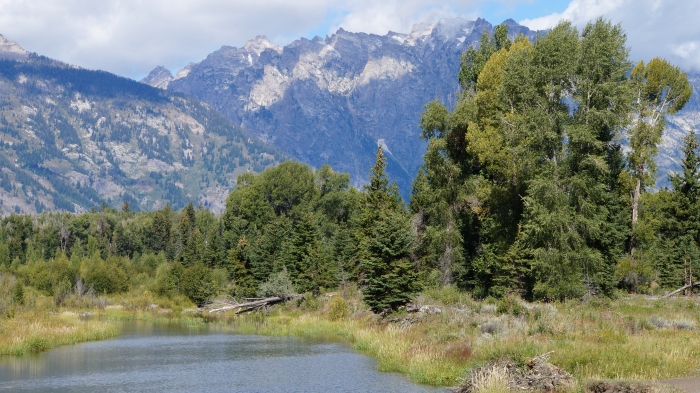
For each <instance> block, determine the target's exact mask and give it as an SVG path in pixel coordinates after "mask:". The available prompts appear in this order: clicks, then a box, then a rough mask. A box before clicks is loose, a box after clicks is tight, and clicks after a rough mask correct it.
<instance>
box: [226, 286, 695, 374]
mask: <svg viewBox="0 0 700 393" xmlns="http://www.w3.org/2000/svg"><path fill="white" fill-rule="evenodd" d="M334 302H336V303H340V302H339V301H336V300H331V299H321V300H319V301H318V302H317V304H315V305H312V306H311V307H309V306H304V305H302V306H301V307H299V306H295V305H286V306H283V307H279V308H277V309H275V310H274V311H272V312H269V313H257V314H249V315H246V316H231V315H228V316H222V317H219V319H218V322H219V323H221V324H222V325H224V326H228V327H229V328H230V329H231V330H233V331H235V332H238V333H257V334H264V335H276V336H287V335H289V336H300V337H335V338H337V339H339V340H344V341H346V342H348V343H350V344H351V345H352V347H353V348H354V349H356V350H358V351H359V352H361V353H363V354H366V355H369V356H371V357H374V358H376V359H377V360H378V361H379V368H380V370H383V371H397V372H401V373H405V374H408V375H409V376H410V377H411V379H413V380H414V381H416V382H419V383H424V384H431V385H446V386H451V385H456V384H457V382H458V378H460V377H463V376H464V375H465V374H466V372H467V370H469V369H470V368H472V367H475V366H478V365H482V364H484V363H486V362H487V361H489V360H492V359H498V358H501V357H505V356H508V357H510V358H512V359H514V360H515V361H516V362H520V363H524V362H525V361H527V359H529V358H532V357H534V356H537V355H541V354H544V353H547V352H550V351H553V353H552V355H551V362H552V363H553V364H555V365H557V366H559V367H561V368H563V369H565V370H566V371H568V372H570V373H572V374H573V375H574V377H575V378H576V379H577V380H578V381H579V383H580V384H581V383H585V382H586V381H589V380H600V379H615V380H661V379H668V378H674V377H680V376H689V375H696V374H697V373H698V372H699V371H700V335H698V334H697V333H698V325H699V323H700V305H699V304H698V299H697V298H690V299H671V300H667V299H663V300H661V299H648V298H644V297H637V296H634V297H625V298H621V299H618V300H614V301H606V300H592V301H588V302H578V301H577V302H568V303H559V304H528V303H525V302H523V301H521V300H518V299H515V298H509V299H504V300H501V301H495V300H493V301H474V300H473V299H471V298H470V297H469V296H468V295H466V294H463V293H459V292H457V291H455V290H454V289H451V288H445V289H442V290H434V291H427V292H426V293H424V294H423V295H421V297H420V298H419V299H418V303H419V304H422V305H433V306H437V307H434V308H432V309H431V311H432V313H429V312H428V313H418V314H398V315H395V316H391V317H389V318H385V319H379V318H378V317H376V316H373V315H371V314H370V313H368V312H367V311H366V310H365V309H364V307H363V306H362V305H361V303H360V302H359V300H358V299H357V298H356V297H355V298H353V297H350V298H349V299H348V300H347V301H343V302H342V303H344V307H346V315H341V316H340V317H338V311H337V307H336V305H334V304H333V303H334ZM334 307H335V308H334ZM437 310H440V311H439V312H438V311H437ZM341 314H342V313H341Z"/></svg>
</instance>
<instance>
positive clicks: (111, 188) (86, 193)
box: [0, 37, 285, 215]
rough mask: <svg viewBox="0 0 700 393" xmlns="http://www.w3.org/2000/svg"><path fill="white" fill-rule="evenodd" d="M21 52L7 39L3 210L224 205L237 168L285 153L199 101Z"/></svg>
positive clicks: (2, 80)
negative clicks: (106, 205) (126, 204)
mask: <svg viewBox="0 0 700 393" xmlns="http://www.w3.org/2000/svg"><path fill="white" fill-rule="evenodd" d="M6 48H9V49H6ZM17 48H19V46H17V45H16V44H14V43H11V42H9V41H7V40H5V39H4V37H1V38H0V168H1V170H0V203H1V204H0V212H1V213H2V214H3V215H5V214H8V213H10V212H38V211H41V210H43V209H50V210H65V211H82V210H85V209H90V208H91V207H96V206H97V207H99V205H100V204H101V203H102V201H103V200H104V201H107V202H108V203H110V204H112V205H114V206H117V207H118V206H120V205H121V204H122V201H124V200H128V201H130V203H131V207H132V208H133V209H155V208H160V207H162V206H164V205H165V203H166V201H169V202H171V204H173V206H174V207H176V208H177V207H181V206H183V205H184V204H186V203H187V202H189V201H194V202H195V203H201V204H203V205H205V206H210V207H211V208H212V209H213V210H215V211H216V210H222V209H223V203H224V201H225V198H226V195H227V194H228V192H229V191H230V189H231V188H232V186H233V184H234V183H235V178H236V176H237V175H238V174H240V173H242V172H245V171H260V170H262V169H264V168H265V167H267V166H269V165H273V164H275V163H277V162H279V161H280V159H282V158H283V157H285V156H284V154H282V153H280V152H279V151H277V150H275V149H273V148H269V147H267V146H266V145H264V144H263V143H260V142H259V141H257V140H255V138H252V137H250V136H249V135H248V134H247V133H245V132H244V131H243V130H241V129H240V127H238V126H237V125H235V124H233V123H232V122H231V121H230V120H228V119H226V118H225V117H224V116H222V115H221V114H219V113H218V112H216V111H215V110H213V109H211V108H210V107H209V105H207V104H204V103H201V102H199V101H197V100H195V99H189V98H185V97H183V96H181V95H178V94H174V93H170V92H166V91H163V90H160V89H156V88H152V87H150V86H147V85H144V84H141V83H138V82H135V81H133V80H130V79H126V78H122V77H118V76H116V75H113V74H110V73H107V72H103V71H90V70H85V69H80V68H77V67H73V66H69V65H66V64H63V63H60V62H57V61H54V60H51V59H48V58H45V57H41V56H37V55H35V54H29V53H26V51H23V50H18V49H17ZM20 49H21V48H20Z"/></svg>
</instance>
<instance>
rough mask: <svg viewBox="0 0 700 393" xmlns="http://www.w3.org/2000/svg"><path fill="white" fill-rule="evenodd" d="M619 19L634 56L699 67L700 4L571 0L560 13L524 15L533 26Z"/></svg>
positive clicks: (661, 0)
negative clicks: (563, 21) (534, 16)
mask: <svg viewBox="0 0 700 393" xmlns="http://www.w3.org/2000/svg"><path fill="white" fill-rule="evenodd" d="M600 16H602V17H604V18H606V19H609V20H611V21H612V22H614V23H620V25H621V26H622V28H623V29H624V30H625V32H626V33H627V42H628V45H629V46H630V47H631V57H632V58H633V59H634V60H649V59H651V58H654V57H657V56H660V57H663V58H666V59H667V60H669V61H670V62H672V63H674V64H677V65H679V66H680V67H681V68H683V69H685V70H688V71H700V29H698V28H697V20H699V19H700V7H697V6H692V5H690V4H689V3H687V2H682V1H673V0H573V1H572V2H571V3H570V4H569V6H568V7H567V8H566V10H564V11H563V12H561V13H553V14H550V15H545V16H542V17H539V18H534V19H526V20H523V21H521V22H520V23H522V24H524V25H526V26H528V27H530V28H533V29H546V28H550V27H553V26H554V25H556V24H557V23H558V22H559V21H560V20H562V19H567V20H570V21H572V22H573V23H574V24H576V25H577V26H584V25H585V24H586V23H587V22H589V21H591V20H595V19H596V18H598V17H600Z"/></svg>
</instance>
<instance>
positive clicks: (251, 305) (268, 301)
mask: <svg viewBox="0 0 700 393" xmlns="http://www.w3.org/2000/svg"><path fill="white" fill-rule="evenodd" d="M303 297H304V295H293V294H292V295H277V296H273V297H267V298H262V299H256V300H253V301H252V302H246V303H236V304H231V305H228V306H224V307H219V308H215V309H212V310H209V313H216V312H222V311H229V310H236V314H242V313H244V312H249V311H254V310H257V309H259V308H262V307H266V306H271V305H273V304H277V303H282V302H285V301H288V300H294V299H302V298H303Z"/></svg>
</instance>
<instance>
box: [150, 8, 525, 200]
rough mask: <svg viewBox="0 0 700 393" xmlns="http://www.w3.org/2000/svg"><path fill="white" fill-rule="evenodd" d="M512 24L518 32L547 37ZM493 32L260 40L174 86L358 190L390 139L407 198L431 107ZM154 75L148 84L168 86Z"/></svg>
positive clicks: (445, 23)
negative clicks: (468, 53) (467, 53)
mask: <svg viewBox="0 0 700 393" xmlns="http://www.w3.org/2000/svg"><path fill="white" fill-rule="evenodd" d="M505 23H506V24H508V26H509V31H510V35H512V36H513V37H514V36H516V35H518V34H524V35H526V36H528V37H529V38H530V39H534V38H535V37H536V35H537V32H534V31H531V30H529V29H528V28H527V27H524V26H520V25H518V24H517V23H516V22H515V21H513V20H508V21H506V22H505ZM493 29H494V26H493V25H492V24H490V23H489V22H487V21H486V20H484V19H477V20H475V21H468V20H464V19H461V18H454V19H443V20H441V21H439V22H438V23H435V24H416V25H415V26H414V27H413V30H412V31H411V32H410V33H408V34H402V33H396V32H389V33H387V34H386V35H381V36H380V35H375V34H365V33H352V32H348V31H345V30H343V29H339V30H338V31H337V32H336V33H335V34H332V35H330V36H327V37H325V38H321V37H315V38H314V39H312V40H308V39H305V38H302V39H299V40H296V41H294V42H292V43H291V44H289V45H287V46H285V47H279V46H277V45H275V44H273V43H271V42H270V41H269V40H268V39H267V38H266V37H264V36H258V37H256V38H255V39H253V40H251V41H248V42H247V43H246V44H245V45H244V46H243V47H241V48H236V47H230V46H223V47H221V49H219V50H217V51H215V52H213V53H211V54H210V55H209V56H207V58H206V59H204V60H202V61H201V62H198V63H194V64H190V65H188V66H187V67H185V68H184V69H182V70H180V72H178V73H177V74H176V75H175V76H172V77H171V78H169V79H168V81H167V89H168V90H169V91H173V92H179V93H183V94H187V95H190V96H194V97H196V98H198V99H200V100H202V101H204V102H207V103H209V104H211V105H212V107H214V108H216V109H218V110H219V111H221V112H222V113H223V114H225V115H226V116H227V117H228V118H230V119H231V120H233V121H234V122H235V123H236V124H241V125H242V126H243V127H244V128H245V129H247V130H250V132H251V133H253V134H254V135H256V136H257V137H259V138H261V139H262V140H263V141H266V142H269V143H271V144H272V145H274V146H275V147H277V148H279V149H281V150H284V151H285V152H287V153H288V154H290V155H291V156H293V157H295V158H297V159H299V160H301V161H303V162H306V163H309V164H311V165H312V166H315V167H319V166H321V165H322V164H324V163H329V164H331V166H333V168H334V169H336V170H338V171H342V172H348V173H350V175H351V179H352V182H353V184H355V185H356V186H359V185H361V184H362V183H364V182H365V181H366V179H367V174H368V173H369V167H370V166H371V165H372V163H373V161H374V155H375V154H376V149H377V145H378V144H381V145H382V146H383V147H384V148H385V150H386V151H387V152H388V153H389V154H388V155H387V156H388V159H389V160H390V162H389V165H388V171H389V175H390V176H391V177H392V178H393V179H396V180H397V182H398V184H399V187H400V188H401V190H402V191H403V194H404V195H405V196H406V195H407V194H408V193H409V190H410V185H411V182H412V179H413V177H414V175H415V173H416V171H417V169H418V167H419V165H420V163H421V161H422V155H423V152H424V150H425V143H424V142H423V141H422V140H420V139H419V137H418V135H419V133H420V130H419V128H418V122H419V118H420V113H421V111H422V108H423V106H424V105H425V104H426V103H427V102H429V101H431V100H433V99H438V100H441V101H444V102H448V103H449V102H453V101H454V97H455V93H456V92H457V91H458V82H457V72H458V70H459V62H460V55H461V53H462V52H463V51H464V50H466V48H468V47H469V46H470V45H473V44H475V43H477V42H478V41H479V38H480V37H481V35H482V32H483V31H484V30H486V31H488V32H492V31H493ZM154 72H156V71H155V70H154ZM152 75H154V76H153V77H151V76H149V78H151V79H149V78H146V79H144V80H143V81H142V82H144V83H149V84H151V85H152V86H159V84H160V86H161V87H162V85H163V82H162V81H161V79H156V78H155V74H152ZM159 75H163V74H159ZM156 80H157V81H158V82H155V81H156Z"/></svg>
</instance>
